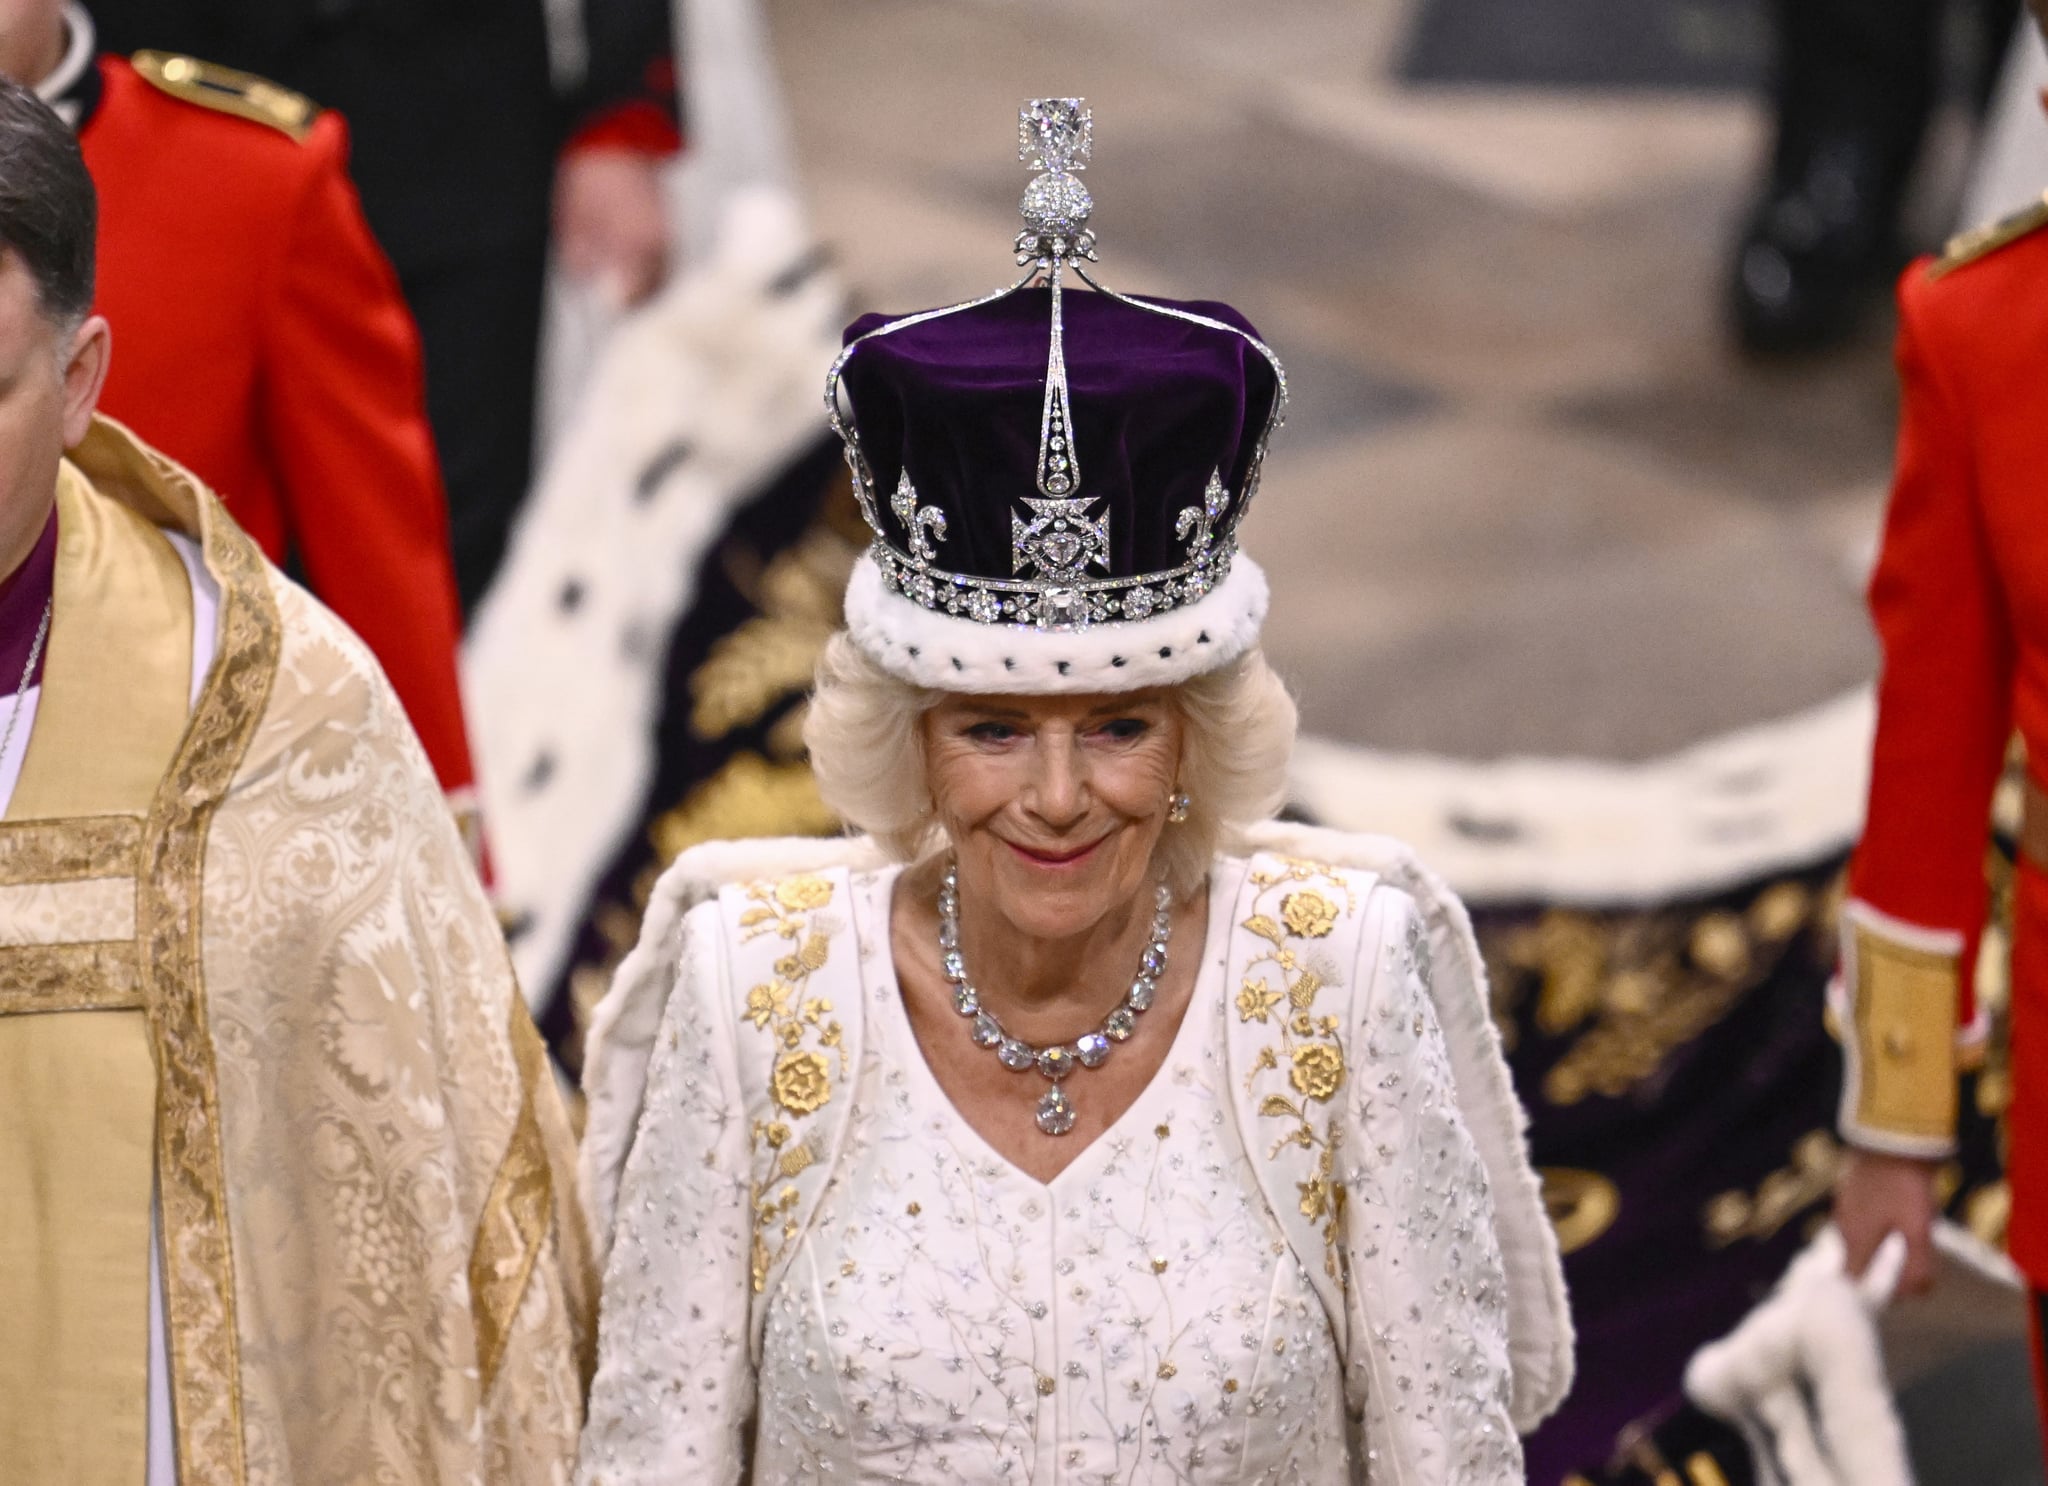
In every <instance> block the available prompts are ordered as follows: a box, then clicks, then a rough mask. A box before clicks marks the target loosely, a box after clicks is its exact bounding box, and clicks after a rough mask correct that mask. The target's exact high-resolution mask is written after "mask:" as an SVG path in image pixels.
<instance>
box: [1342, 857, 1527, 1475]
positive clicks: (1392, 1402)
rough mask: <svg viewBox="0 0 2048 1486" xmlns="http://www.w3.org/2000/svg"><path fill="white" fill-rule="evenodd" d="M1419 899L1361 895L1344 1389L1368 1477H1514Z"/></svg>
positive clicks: (1498, 1278) (1518, 1455) (1485, 1189)
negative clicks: (1363, 912) (1363, 917)
mask: <svg viewBox="0 0 2048 1486" xmlns="http://www.w3.org/2000/svg"><path fill="white" fill-rule="evenodd" d="M1432 973H1433V971H1432V964H1431V951H1430V941H1429V938H1428V935H1427V933H1426V932H1425V928H1424V925H1423V921H1422V917H1421V914H1420V912H1419V911H1418V909H1417V907H1416V903H1415V900H1414V899H1413V898H1412V897H1410V896H1409V895H1408V894H1407V893H1405V892H1403V891H1401V890H1400V889H1398V888H1394V887H1390V886H1385V885H1382V886H1378V887H1375V888H1374V889H1373V891H1372V894H1371V897H1370V898H1369V900H1368V902H1367V904H1366V922H1365V925H1364V928H1363V932H1362V935H1361V937H1360V941H1359V963H1358V967H1357V972H1356V981H1355V988H1354V992H1353V995H1354V1001H1353V1005H1352V1040H1351V1043H1350V1046H1351V1048H1352V1050H1353V1052H1352V1059H1351V1061H1352V1063H1353V1065H1354V1066H1353V1068H1352V1076H1351V1077H1350V1078H1349V1079H1347V1081H1346V1085H1345V1091H1346V1092H1345V1097H1346V1099H1347V1107H1346V1110H1345V1123H1344V1127H1343V1128H1344V1131H1345V1145H1344V1147H1343V1148H1340V1150H1339V1153H1338V1156H1339V1160H1340V1161H1341V1162H1342V1163H1343V1171H1344V1176H1345V1181H1344V1186H1345V1191H1346V1198H1345V1204H1344V1245H1345V1257H1346V1261H1347V1264H1348V1268H1349V1283H1348V1286H1347V1289H1346V1297H1347V1301H1346V1304H1347V1310H1348V1312H1349V1315H1348V1321H1347V1325H1346V1327H1345V1334H1346V1348H1347V1354H1348V1355H1347V1356H1346V1358H1345V1383H1346V1395H1347V1397H1348V1398H1349V1399H1350V1401H1351V1406H1352V1410H1353V1412H1354V1414H1355V1415H1356V1416H1357V1417H1358V1420H1359V1432H1360V1439H1361V1448H1360V1456H1361V1464H1362V1467H1363V1475H1362V1476H1361V1477H1360V1479H1362V1480H1363V1481H1366V1482H1368V1483H1373V1486H1378V1483H1382V1482H1400V1483H1402V1486H1408V1483H1420V1482H1431V1483H1437V1482H1441V1483H1443V1486H1454V1483H1455V1486H1485V1483H1494V1482H1498V1483H1501V1486H1507V1483H1510V1482H1514V1483H1519V1482H1521V1481H1522V1480H1523V1479H1524V1475H1523V1469H1522V1447H1521V1442H1520V1440H1519V1439H1518V1438H1517V1436H1516V1434H1515V1428H1514V1424H1513V1422H1512V1420H1511V1419H1510V1417H1509V1403H1510V1395H1511V1389H1512V1377H1511V1373H1510V1364H1509V1352H1508V1296H1507V1278H1506V1274H1505V1270H1504V1268H1503V1265H1502V1260H1501V1250H1500V1242H1499V1239H1498V1237H1497V1234H1496V1231H1495V1225H1494V1211H1493V1201H1492V1197H1491V1194H1490V1191H1489V1185H1488V1180H1487V1174H1486V1166H1485V1163H1484V1162H1483V1161H1482V1160H1481V1158H1480V1154H1479V1148H1478V1146H1477V1145H1476V1144H1475V1143H1474V1141H1473V1138H1472V1133H1471V1131H1470V1130H1469V1129H1468V1128H1467V1126H1466V1123H1465V1119H1464V1116H1463V1114H1462V1113H1461V1112H1460V1109H1459V1104H1458V1091H1457V1087H1456V1084H1455V1081H1454V1079H1453V1076H1452V1072H1451V1063H1450V1058H1449V1054H1448V1052H1447V1050H1446V1048H1445V1044H1444V1035H1443V1030H1442V1028H1441V1027H1440V1026H1439V1025H1438V1021H1437V1014H1436V1003H1435V1000H1434V998H1433V996H1432V994H1431V990H1430V977H1431V975H1432Z"/></svg>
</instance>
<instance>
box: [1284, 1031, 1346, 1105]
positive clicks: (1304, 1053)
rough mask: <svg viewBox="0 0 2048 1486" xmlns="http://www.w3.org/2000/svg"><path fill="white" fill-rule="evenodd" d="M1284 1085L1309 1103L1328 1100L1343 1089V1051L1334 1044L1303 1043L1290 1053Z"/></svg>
mask: <svg viewBox="0 0 2048 1486" xmlns="http://www.w3.org/2000/svg"><path fill="white" fill-rule="evenodd" d="M1287 1081H1288V1082H1289V1083H1291V1084H1293V1085H1294V1087H1295V1088H1296V1089H1298V1090H1299V1091H1300V1092H1302V1093H1304V1094H1306V1095H1308V1097H1309V1098H1311V1099H1325V1100H1326V1099H1328V1098H1329V1097H1330V1096H1331V1095H1332V1094H1334V1093H1336V1092H1337V1090H1339V1089H1341V1088H1342V1087H1343V1086H1344V1049H1343V1048H1341V1047H1339V1046H1338V1045H1337V1044H1336V1043H1334V1042H1305V1043H1303V1044H1302V1045H1301V1046H1300V1047H1297V1048H1296V1049H1295V1050H1294V1069H1293V1071H1292V1072H1290V1073H1289V1074H1288V1075H1287Z"/></svg>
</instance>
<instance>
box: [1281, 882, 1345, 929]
mask: <svg viewBox="0 0 2048 1486" xmlns="http://www.w3.org/2000/svg"><path fill="white" fill-rule="evenodd" d="M1280 922H1281V923H1283V924H1285V925H1287V932H1288V933H1290V934H1296V935H1299V936H1300V937H1301V938H1303V939H1322V938H1324V937H1326V936H1327V935H1328V934H1329V932H1330V930H1332V929H1334V928H1336V927H1337V905H1336V904H1335V903H1332V902H1331V901H1330V900H1329V899H1328V898H1325V897H1324V896H1323V895H1322V894H1321V893H1319V892H1317V891H1316V890H1315V889H1314V888H1304V889H1302V891H1300V892H1298V893H1289V894H1288V895H1287V896H1286V897H1284V898H1282V899H1281V900H1280Z"/></svg>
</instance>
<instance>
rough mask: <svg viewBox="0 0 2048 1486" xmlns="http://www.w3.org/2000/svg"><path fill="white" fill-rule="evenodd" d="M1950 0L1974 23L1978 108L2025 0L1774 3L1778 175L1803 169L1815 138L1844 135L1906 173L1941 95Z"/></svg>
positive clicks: (1973, 83)
mask: <svg viewBox="0 0 2048 1486" xmlns="http://www.w3.org/2000/svg"><path fill="white" fill-rule="evenodd" d="M1951 6H1954V7H1955V8H1957V9H1960V10H1964V11H1967V12H1969V19H1970V21H1971V22H1972V23H1973V26H1974V28H1975V37H1976V40H1975V43H1974V46H1973V54H1972V55H1971V56H1970V57H1969V58H1967V59H1965V62H1964V65H1965V68H1966V70H1967V72H1968V74H1969V75H1968V76H1967V77H1966V78H1965V79H1964V81H1965V85H1966V86H1967V87H1968V89H1969V90H1970V92H1971V93H1972V95H1973V96H1974V98H1975V100H1976V101H1977V103H1978V105H1979V106H1980V107H1981V106H1982V104H1983V102H1984V101H1985V100H1986V99H1987V98H1988V97H1989V96H1990V92H1991V87H1992V84H1993V83H1994V82H1995V81H1996V78H1997V72H1998V63H1999V59H2000V58H2001V57H2002V56H2003V55H2004V51H2005V44H2006V40H2007V38H2008V37H2010V36H2011V35H2012V31H2013V27H2014V26H2015V24H2016V23H2017V22H2018V19H2019V12H2020V0H1776V3H1775V4H1774V5H1773V7H1772V11H1773V20H1774V22H1775V25H1776V30H1777V43H1778V66H1777V74H1776V85H1775V89H1774V95H1775V102H1776V105H1777V115H1778V136H1777V154H1776V169H1777V174H1778V175H1780V176H1781V177H1783V176H1788V175H1797V174H1798V173H1799V172H1800V171H1801V170H1802V169H1803V167H1804V165H1805V163H1806V162H1805V160H1804V158H1803V156H1804V154H1805V152H1806V151H1809V150H1811V149H1812V148H1814V146H1815V142H1816V141H1819V140H1822V139H1826V138H1828V137H1829V136H1833V135H1840V134H1845V133H1846V134H1854V135H1857V136H1859V137H1860V138H1861V139H1862V140H1863V141H1864V143H1865V145H1866V147H1867V148H1869V149H1870V150H1871V151H1872V152H1873V154H1874V155H1875V156H1876V157H1877V161H1878V164H1879V166H1880V169H1882V170H1883V171H1885V172H1886V173H1887V174H1889V175H1892V176H1894V177H1895V178H1898V179H1903V177H1904V176H1905V173H1906V172H1907V170H1908V169H1909V168H1910V167H1911V165H1912V162H1913V157H1914V156H1915V154H1917V153H1918V151H1919V148H1920V140H1921V136H1922V135H1923V134H1924V133H1925V132H1926V127H1927V119H1928V115H1929V114H1930V113H1931V112H1932V110H1933V107H1934V102H1935V99H1936V96H1937V94H1938V92H1939V85H1940V82H1941V78H1940V69H1941V64H1942V60H1943V48H1942V38H1943V21H1944V17H1945V16H1946V15H1947V14H1948V12H1949V10H1950V8H1951Z"/></svg>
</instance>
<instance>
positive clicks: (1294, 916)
mask: <svg viewBox="0 0 2048 1486" xmlns="http://www.w3.org/2000/svg"><path fill="white" fill-rule="evenodd" d="M1312 883H1314V884H1321V886H1310V885H1309V884H1312ZM1252 886H1253V888H1254V889H1255V890H1256V892H1257V897H1256V898H1255V899H1254V908H1255V909H1257V910H1259V911H1255V912H1254V913H1253V914H1252V915H1251V916H1250V917H1249V918H1247V919H1246V920H1245V921H1244V928H1245V930H1246V931H1247V932H1248V933H1251V934H1255V935H1257V936H1258V937H1259V938H1261V939H1264V940H1266V941H1267V942H1268V943H1270V944H1271V945H1272V946H1273V949H1272V952H1271V953H1270V954H1266V955H1263V956H1261V957H1260V958H1259V959H1258V960H1256V961H1254V962H1253V963H1252V964H1251V965H1250V966H1249V967H1247V970H1246V973H1245V977H1244V984H1243V988H1242V989H1241V990H1240V991H1239V992H1238V995H1237V1012H1238V1016H1239V1017H1240V1018H1241V1019H1242V1020H1244V1021H1247V1022H1260V1023H1264V1024H1267V1025H1270V1026H1272V1027H1273V1028H1274V1030H1275V1031H1276V1033H1277V1034H1278V1036H1279V1041H1278V1042H1277V1043H1272V1044H1269V1045H1267V1046H1266V1047H1263V1048H1261V1049H1260V1050H1259V1053H1258V1056H1257V1057H1256V1058H1255V1059H1254V1060H1253V1062H1252V1068H1251V1072H1250V1074H1249V1076H1248V1082H1249V1083H1250V1085H1251V1086H1252V1089H1253V1092H1257V1083H1258V1080H1259V1077H1260V1075H1262V1074H1265V1073H1270V1072H1272V1071H1274V1070H1276V1069H1279V1068H1282V1067H1284V1068H1285V1069H1286V1070H1287V1082H1288V1084H1289V1085H1290V1086H1291V1087H1292V1089H1293V1091H1294V1092H1293V1094H1292V1095H1289V1094H1285V1093H1277V1092H1276V1093H1269V1094H1267V1095H1266V1096H1265V1097H1264V1098H1262V1099H1261V1100H1260V1101H1259V1106H1258V1108H1259V1114H1260V1116H1261V1118H1264V1119H1273V1120H1281V1121H1283V1122H1284V1123H1285V1125H1286V1128H1285V1130H1284V1131H1283V1133H1282V1134H1281V1135H1280V1137H1279V1139H1278V1140H1276V1141H1275V1142H1274V1143H1273V1148H1272V1150H1271V1151H1269V1152H1268V1153H1267V1159H1268V1160H1271V1159H1273V1158H1275V1157H1277V1156H1278V1155H1279V1154H1280V1152H1282V1151H1283V1150H1286V1149H1287V1148H1288V1147H1290V1146H1297V1147H1300V1148H1301V1149H1303V1150H1312V1151H1315V1152H1316V1164H1315V1174H1314V1175H1313V1176H1312V1177H1311V1178H1310V1179H1309V1180H1308V1181H1306V1182H1299V1183H1297V1184H1296V1185H1297V1187H1298V1188H1299V1190H1300V1193H1301V1215H1302V1216H1303V1217H1305V1218H1307V1219H1308V1220H1309V1221H1310V1222H1312V1223H1320V1224H1321V1225H1322V1230H1323V1243H1324V1248H1325V1253H1324V1258H1323V1265H1324V1268H1325V1269H1326V1270H1327V1271H1328V1272H1329V1274H1330V1275H1331V1276H1332V1277H1333V1278H1335V1279H1337V1280H1338V1281H1339V1282H1342V1283H1348V1282H1349V1276H1348V1275H1347V1274H1346V1273H1345V1270H1344V1265H1343V1262H1342V1258H1341V1255H1342V1239H1343V1220H1344V1200H1345V1192H1344V1184H1343V1182H1342V1181H1341V1180H1340V1179H1339V1178H1338V1177H1337V1175H1336V1170H1337V1149H1336V1147H1337V1138H1338V1135H1337V1125H1336V1123H1335V1121H1334V1120H1333V1119H1331V1118H1330V1117H1329V1115H1328V1112H1327V1111H1318V1110H1317V1109H1316V1106H1318V1105H1327V1104H1328V1103H1329V1102H1330V1101H1331V1100H1332V1099H1333V1098H1335V1097H1336V1095H1337V1092H1338V1091H1339V1090H1340V1089H1342V1088H1343V1087H1344V1076H1345V1062H1344V1046H1343V1044H1342V1043H1341V1042H1339V1041H1338V1040H1337V1019H1336V1018H1335V1017H1332V1016H1317V1015H1316V1014H1315V1004H1316V998H1317V997H1318V995H1320V994H1321V992H1322V990H1323V988H1324V987H1325V986H1326V985H1328V984H1329V980H1330V976H1331V975H1332V974H1333V973H1334V970H1333V967H1331V966H1329V965H1319V966H1318V967H1316V968H1311V967H1310V966H1308V965H1306V964H1304V963H1303V958H1302V957H1303V955H1304V954H1305V953H1309V952H1311V951H1310V950H1309V947H1308V943H1307V942H1308V941H1313V940H1319V939H1327V938H1328V937H1329V936H1330V934H1331V933H1332V932H1333V931H1334V930H1335V929H1336V927H1337V921H1338V919H1339V918H1341V917H1348V916H1349V915H1350V914H1352V913H1354V912H1356V911H1357V908H1358V904H1357V902H1356V900H1355V899H1354V897H1353V895H1352V891H1351V887H1350V885H1349V884H1348V883H1346V882H1345V881H1344V879H1343V878H1341V877H1339V876H1338V875H1337V874H1336V873H1335V872H1334V871H1333V870H1332V869H1330V868H1328V867H1324V866H1319V865H1317V864H1316V863H1313V862H1301V861H1291V860H1283V861H1282V862H1281V864H1280V870H1279V871H1277V872H1269V871H1256V872H1254V873H1253V874H1252ZM1325 889H1328V890H1327V891H1326V890H1325ZM1275 895H1277V896H1278V897H1279V903H1278V913H1277V916H1276V915H1275V914H1274V913H1272V912H1268V911H1265V905H1266V903H1267V902H1269V901H1270V900H1271V898H1272V897H1273V896H1275ZM1276 982H1277V986H1276ZM1283 1003H1284V1005H1285V1007H1286V1014H1285V1015H1280V1016H1276V1015H1274V1014H1273V1013H1274V1012H1275V1011H1276V1010H1277V1009H1278V1008H1280V1007H1281V1006H1282V1005H1283Z"/></svg>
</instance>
